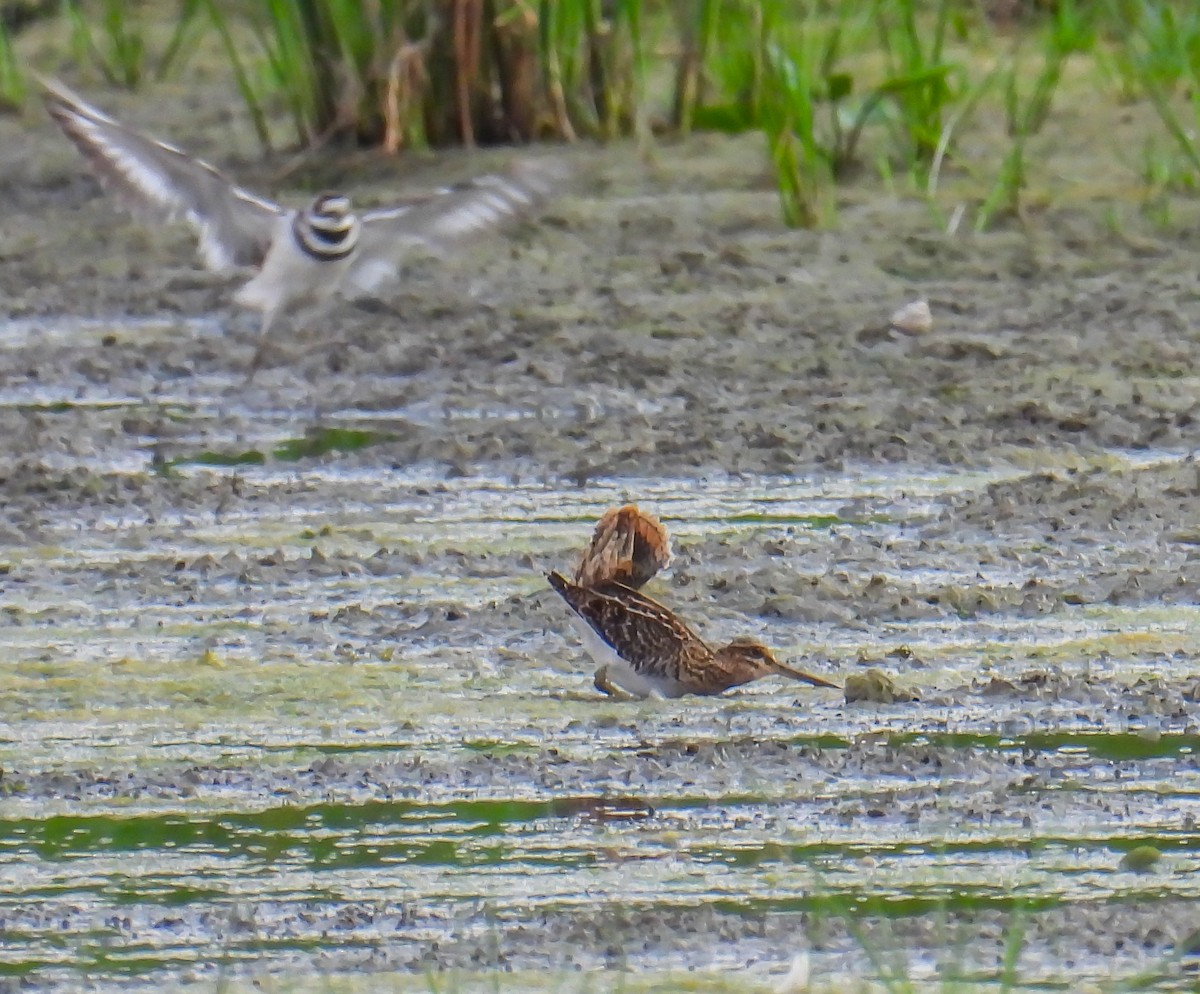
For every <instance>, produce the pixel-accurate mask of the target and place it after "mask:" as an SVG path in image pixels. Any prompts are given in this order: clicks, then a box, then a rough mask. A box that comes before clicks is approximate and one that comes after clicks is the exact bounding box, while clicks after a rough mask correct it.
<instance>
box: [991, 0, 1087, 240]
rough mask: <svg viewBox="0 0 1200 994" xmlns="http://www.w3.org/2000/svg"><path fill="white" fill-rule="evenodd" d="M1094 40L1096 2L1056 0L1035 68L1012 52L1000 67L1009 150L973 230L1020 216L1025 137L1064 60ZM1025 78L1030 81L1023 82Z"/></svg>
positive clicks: (1043, 116)
mask: <svg viewBox="0 0 1200 994" xmlns="http://www.w3.org/2000/svg"><path fill="white" fill-rule="evenodd" d="M1094 45H1095V6H1094V5H1092V4H1090V3H1089V0H1058V2H1057V4H1056V6H1055V8H1054V10H1053V13H1052V15H1051V17H1050V21H1049V23H1048V25H1047V27H1046V29H1045V31H1044V34H1043V40H1042V46H1041V52H1040V53H1039V54H1040V59H1041V65H1040V67H1039V68H1038V70H1037V71H1036V72H1033V73H1031V72H1029V69H1028V66H1027V65H1026V64H1025V63H1024V62H1023V61H1022V60H1021V58H1020V53H1019V52H1017V53H1014V55H1013V57H1012V58H1011V60H1010V61H1009V62H1008V64H1007V66H1006V68H1005V69H1004V71H1003V86H1004V108H1005V118H1006V121H1007V127H1008V134H1009V137H1010V138H1011V144H1010V145H1009V150H1008V152H1007V153H1006V154H1005V156H1004V159H1003V160H1002V162H1001V164H1000V171H999V173H998V174H997V177H996V180H995V182H994V183H993V185H992V189H991V192H990V193H989V194H988V196H987V198H986V199H985V200H984V203H983V205H982V207H981V208H980V210H979V214H978V216H977V218H976V228H977V230H983V229H984V228H986V227H988V226H989V225H990V224H991V223H992V221H993V220H995V219H996V218H997V217H1000V216H1020V213H1021V194H1022V191H1023V190H1024V189H1025V182H1026V179H1027V162H1028V160H1027V153H1028V148H1029V141H1030V139H1031V138H1033V136H1035V135H1036V134H1038V133H1039V132H1040V131H1041V130H1042V128H1043V127H1044V126H1045V124H1046V121H1047V119H1048V118H1049V116H1050V109H1051V105H1052V103H1053V100H1054V94H1055V92H1056V91H1057V89H1058V85H1059V83H1060V82H1061V80H1062V74H1063V69H1064V68H1065V66H1066V63H1067V60H1068V59H1069V58H1070V57H1071V56H1072V55H1073V54H1075V53H1077V52H1086V51H1090V50H1091V49H1092V48H1093V46H1094ZM1026 81H1031V82H1029V83H1028V84H1026Z"/></svg>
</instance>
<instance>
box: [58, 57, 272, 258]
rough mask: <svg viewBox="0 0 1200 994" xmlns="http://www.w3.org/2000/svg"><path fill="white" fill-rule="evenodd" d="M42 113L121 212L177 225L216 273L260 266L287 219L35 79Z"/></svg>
mask: <svg viewBox="0 0 1200 994" xmlns="http://www.w3.org/2000/svg"><path fill="white" fill-rule="evenodd" d="M41 84H42V86H43V87H44V88H45V89H46V96H45V100H46V109H47V110H48V111H49V112H50V115H51V117H53V118H54V120H55V121H57V122H58V125H59V127H61V128H62V129H63V131H64V133H65V134H66V135H67V137H68V138H70V139H71V141H72V142H74V143H75V147H76V148H78V149H79V151H80V152H81V153H83V156H84V157H85V158H86V159H87V160H88V162H89V163H90V164H91V166H92V168H93V169H94V170H95V172H96V174H97V176H98V177H99V179H100V181H101V183H102V184H104V186H106V187H107V188H108V189H110V190H111V191H112V192H113V193H115V194H116V195H117V196H119V197H120V198H121V200H122V201H123V202H124V203H125V205H126V206H127V207H129V208H130V209H132V210H135V211H140V212H143V213H145V212H149V213H150V214H152V215H155V216H158V217H162V218H165V219H168V220H174V219H176V218H183V219H184V220H186V221H187V222H188V224H190V225H191V226H192V228H194V229H195V231H196V234H197V235H198V236H199V238H200V255H201V258H202V259H203V260H204V264H205V266H207V267H208V268H209V269H212V270H214V271H216V272H224V271H227V270H231V269H236V268H238V267H240V266H256V265H259V264H260V263H261V262H262V260H263V257H264V255H265V254H266V251H267V249H268V247H269V246H270V244H271V239H272V237H273V235H274V233H275V230H276V226H277V224H278V223H279V221H280V219H281V218H283V217H285V216H286V212H285V211H284V209H283V208H282V207H280V206H279V205H278V204H275V203H272V202H271V201H269V200H264V199H263V198H262V197H259V196H257V195H255V194H253V193H251V192H249V191H248V190H243V189H242V188H241V187H239V186H237V185H235V184H234V183H232V182H231V181H230V180H229V179H227V178H226V177H225V176H224V175H222V174H221V173H220V172H219V171H218V170H217V169H215V168H214V167H213V166H210V165H209V164H208V163H207V162H204V161H202V160H200V159H196V158H193V157H192V156H190V155H188V154H187V153H185V152H183V151H182V150H180V149H178V148H176V147H175V146H174V145H168V144H166V143H165V142H160V141H157V140H155V139H153V138H150V137H148V136H147V135H143V134H141V133H140V132H138V131H135V130H134V129H133V128H129V127H126V126H125V125H123V124H121V123H120V122H119V121H116V120H114V119H113V118H111V117H109V116H108V115H107V114H105V113H104V112H103V111H100V110H97V109H96V108H95V107H93V106H92V105H91V104H89V103H87V102H86V101H84V100H82V99H80V98H79V97H78V96H76V95H75V94H74V93H72V92H71V91H70V90H69V89H68V88H67V87H66V86H64V85H63V84H62V83H60V82H58V81H57V80H52V79H45V78H43V79H41Z"/></svg>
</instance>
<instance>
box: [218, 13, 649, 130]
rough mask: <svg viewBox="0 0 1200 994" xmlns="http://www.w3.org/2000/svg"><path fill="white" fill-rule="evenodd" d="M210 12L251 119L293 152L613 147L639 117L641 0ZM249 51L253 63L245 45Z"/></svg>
mask: <svg viewBox="0 0 1200 994" xmlns="http://www.w3.org/2000/svg"><path fill="white" fill-rule="evenodd" d="M198 2H201V3H203V4H204V6H205V8H206V9H207V11H208V14H209V17H210V18H211V21H212V23H213V24H214V26H215V27H216V30H217V31H218V33H219V34H220V35H221V37H222V40H223V43H224V45H225V49H226V52H227V54H228V56H229V59H230V61H231V63H232V65H233V67H234V73H235V76H236V77H237V80H238V84H239V86H240V87H241V89H242V93H243V97H244V98H245V99H246V102H247V103H248V104H249V105H250V107H251V110H252V113H253V114H254V115H255V117H256V119H261V118H262V116H263V108H264V107H265V106H266V105H267V103H268V101H274V100H282V101H283V102H284V104H285V106H286V108H287V110H288V113H289V115H290V117H291V121H292V125H293V127H294V130H295V133H296V137H297V139H298V140H299V141H300V142H301V143H302V144H305V145H308V146H313V145H319V144H321V143H323V142H326V141H328V140H330V139H347V138H349V139H352V140H355V141H357V142H359V143H362V144H382V145H383V146H384V147H385V148H386V149H388V150H392V151H394V150H396V149H398V148H401V147H404V146H412V145H425V144H430V145H446V144H465V145H473V144H477V143H489V142H508V141H530V140H533V139H535V138H543V137H560V138H567V139H570V138H574V137H578V136H583V135H587V136H598V137H613V136H616V135H619V134H624V133H628V132H630V131H637V130H639V129H640V128H641V127H642V124H643V119H642V118H641V117H639V115H640V114H641V111H642V108H643V106H644V103H645V98H644V87H645V74H646V42H645V25H644V9H645V8H646V6H647V5H646V3H645V0H454V2H450V0H439V2H430V0H374V2H372V3H364V2H362V0H303V2H299V0H259V3H258V4H256V5H253V6H250V5H247V6H239V7H233V6H231V5H228V4H224V3H222V2H220V0H198ZM247 28H248V33H249V34H250V35H251V36H252V37H253V38H254V39H255V42H256V46H255V47H256V48H257V58H256V57H255V56H253V55H252V56H250V57H248V56H247V54H246V50H245V46H242V45H240V44H239V43H238V39H239V38H240V37H242V35H243V34H244V33H246V31H247Z"/></svg>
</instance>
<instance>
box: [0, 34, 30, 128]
mask: <svg viewBox="0 0 1200 994" xmlns="http://www.w3.org/2000/svg"><path fill="white" fill-rule="evenodd" d="M24 99H25V77H24V75H23V74H22V73H21V70H20V68H19V67H18V65H17V58H16V55H15V53H14V52H13V46H12V39H11V38H10V37H9V34H8V29H7V28H6V27H5V25H4V22H3V21H0V106H4V107H7V108H9V109H15V108H17V107H20V106H21V103H22V101H23V100H24Z"/></svg>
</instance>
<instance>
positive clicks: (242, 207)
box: [41, 79, 565, 334]
mask: <svg viewBox="0 0 1200 994" xmlns="http://www.w3.org/2000/svg"><path fill="white" fill-rule="evenodd" d="M41 82H42V85H43V86H44V87H45V89H46V98H45V99H46V107H47V109H48V110H49V112H50V115H51V116H52V117H53V118H54V120H55V121H57V122H58V124H59V126H60V127H61V128H62V130H63V131H64V132H65V133H66V135H67V137H68V138H70V139H71V141H72V142H74V143H75V146H76V147H77V148H78V149H79V151H80V152H81V153H83V155H84V157H85V158H86V159H87V160H88V162H89V163H90V164H91V166H92V168H93V169H94V170H95V172H96V174H97V175H98V177H99V178H100V181H101V182H102V183H103V184H104V185H105V186H106V187H107V188H108V189H110V190H111V191H112V192H113V193H115V194H116V195H117V196H119V197H120V198H121V199H122V200H123V201H124V203H125V204H126V206H128V207H130V208H131V209H133V210H137V211H142V212H146V213H149V214H150V215H152V216H157V217H159V218H164V219H177V218H182V219H183V220H185V221H187V222H188V224H190V225H191V226H192V227H193V228H194V229H195V231H196V233H197V235H198V236H199V239H200V256H201V258H202V260H203V262H204V264H205V266H207V267H208V268H209V269H211V270H214V271H215V272H221V273H226V272H229V273H232V272H236V271H239V270H242V271H245V270H248V271H250V272H251V273H252V274H253V275H252V278H251V279H250V280H249V281H248V282H247V283H245V284H244V285H243V286H242V287H241V288H240V289H239V290H238V291H237V293H236V294H235V295H234V300H235V301H236V302H237V303H238V304H240V305H242V306H243V307H247V308H250V309H252V310H256V311H259V312H261V313H262V326H261V330H262V333H263V334H265V333H266V332H267V331H268V330H269V329H270V327H271V325H272V323H273V322H274V321H275V319H276V317H277V316H279V315H280V314H283V313H288V312H291V311H295V310H298V309H302V308H306V307H321V306H323V305H327V304H329V303H331V302H332V301H334V300H335V299H337V298H339V297H350V298H353V297H363V296H373V295H376V294H377V293H378V292H379V291H380V290H381V289H382V288H383V287H385V286H386V284H387V283H388V282H390V281H392V280H394V279H398V278H399V275H400V263H401V261H402V259H403V257H404V255H405V253H406V251H411V250H412V249H413V248H414V246H420V247H424V248H425V249H427V250H433V251H435V252H436V251H445V250H449V249H452V248H454V247H455V246H456V245H458V244H460V243H462V242H465V241H466V240H468V239H470V238H471V237H472V236H474V235H477V234H479V233H481V232H483V231H486V230H488V229H491V228H494V227H496V226H498V225H500V224H501V223H503V222H505V221H507V220H510V219H512V218H516V217H519V216H521V215H524V214H528V213H529V212H530V211H531V210H533V209H534V208H535V207H536V206H537V205H538V204H540V203H541V202H542V201H543V200H544V199H545V198H546V197H547V196H549V195H550V194H551V193H553V192H554V190H555V189H556V188H557V187H558V186H559V185H560V184H561V182H562V180H563V179H564V178H565V168H564V166H563V165H562V163H561V162H558V161H552V160H548V159H527V160H525V161H523V162H520V163H518V164H516V165H515V166H514V167H513V168H512V169H511V170H510V171H508V172H507V173H504V174H496V175H488V176H480V177H477V178H476V179H474V180H471V181H469V182H466V183H462V184H459V185H457V186H452V187H446V188H443V189H439V190H435V191H433V192H431V193H429V194H427V195H424V196H420V197H415V198H411V199H409V200H407V201H405V202H403V203H398V204H395V205H394V206H390V207H386V208H379V209H372V210H365V211H361V212H357V213H356V212H355V211H354V210H353V209H352V208H351V204H350V199H349V197H347V196H345V195H344V194H341V193H322V194H320V195H319V196H317V197H316V198H315V199H314V200H313V201H312V203H311V204H309V205H308V206H307V207H305V208H303V209H302V210H294V209H290V208H286V207H283V206H281V205H279V204H276V203H273V202H272V201H270V200H267V199H265V198H263V197H260V196H258V195H257V194H254V193H251V192H250V191H248V190H244V189H242V188H241V187H239V186H236V185H235V184H234V183H232V182H231V181H230V180H228V179H227V178H226V177H225V176H224V175H222V174H221V173H220V172H218V171H217V170H216V169H215V168H214V167H213V166H211V165H209V164H208V163H207V162H204V161H202V160H200V159H197V158H193V157H192V156H190V155H188V154H186V153H185V152H183V151H181V150H180V149H178V148H176V147H174V146H173V145H168V144H166V143H165V142H160V141H157V140H155V139H153V138H150V137H148V136H146V135H143V134H141V133H140V132H138V131H135V130H134V129H133V128H129V127H126V126H125V125H123V124H121V123H120V122H118V121H116V120H114V119H113V118H111V117H109V116H108V115H107V114H105V113H103V112H102V111H100V110H97V109H96V108H95V107H92V106H91V105H90V104H88V103H86V102H85V101H83V100H82V99H80V98H79V97H78V96H76V95H75V94H74V93H72V92H71V91H70V90H69V89H67V87H65V86H64V85H63V84H61V83H59V82H57V81H56V80H49V79H43V80H42V81H41Z"/></svg>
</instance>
